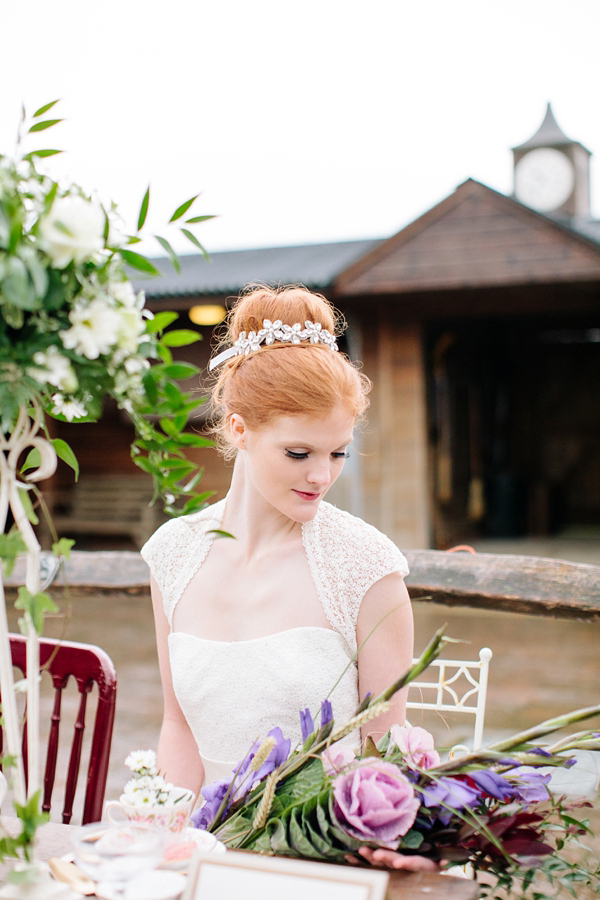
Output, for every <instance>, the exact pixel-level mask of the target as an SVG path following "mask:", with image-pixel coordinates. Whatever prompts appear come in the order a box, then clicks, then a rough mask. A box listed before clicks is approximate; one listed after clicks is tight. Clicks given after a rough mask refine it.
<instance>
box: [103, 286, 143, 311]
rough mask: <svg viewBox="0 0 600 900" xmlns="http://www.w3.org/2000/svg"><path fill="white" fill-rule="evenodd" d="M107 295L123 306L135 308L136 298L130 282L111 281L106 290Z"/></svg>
mask: <svg viewBox="0 0 600 900" xmlns="http://www.w3.org/2000/svg"><path fill="white" fill-rule="evenodd" d="M106 291H107V293H108V294H110V296H111V297H113V299H115V300H116V301H117V302H118V303H122V304H123V306H128V307H135V306H137V297H136V295H135V291H134V290H133V285H132V284H131V282H130V281H111V282H110V283H109V285H108V286H107V288H106Z"/></svg>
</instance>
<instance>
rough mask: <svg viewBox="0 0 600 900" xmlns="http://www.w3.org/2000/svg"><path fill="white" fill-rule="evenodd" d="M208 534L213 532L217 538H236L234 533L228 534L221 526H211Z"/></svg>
mask: <svg viewBox="0 0 600 900" xmlns="http://www.w3.org/2000/svg"><path fill="white" fill-rule="evenodd" d="M208 534H214V536H215V537H218V538H231V539H232V540H233V541H235V540H237V538H236V536H235V534H229V532H228V531H223V529H222V528H211V529H210V531H209V532H208Z"/></svg>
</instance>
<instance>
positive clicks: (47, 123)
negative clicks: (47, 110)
mask: <svg viewBox="0 0 600 900" xmlns="http://www.w3.org/2000/svg"><path fill="white" fill-rule="evenodd" d="M62 121H63V120H62V119H45V120H44V121H43V122H36V123H35V124H34V125H32V126H31V128H30V129H29V134H32V133H33V132H34V131H45V130H46V128H52V126H53V125H58V123H59V122H62Z"/></svg>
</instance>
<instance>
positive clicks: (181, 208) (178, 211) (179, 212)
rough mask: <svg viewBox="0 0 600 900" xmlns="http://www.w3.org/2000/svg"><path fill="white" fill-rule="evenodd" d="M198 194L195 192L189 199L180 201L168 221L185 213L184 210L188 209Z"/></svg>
mask: <svg viewBox="0 0 600 900" xmlns="http://www.w3.org/2000/svg"><path fill="white" fill-rule="evenodd" d="M199 196H200V194H195V195H194V196H193V197H192V198H191V199H190V200H186V201H185V203H182V204H181V206H178V207H177V209H176V210H175V212H174V213H173V215H172V216H171V218H170V219H169V222H176V221H177V219H180V218H181V217H182V216H184V215H185V214H186V212H187V211H188V209H189V208H190V206H191V205H192V203H193V202H194V200H197V199H198V197H199Z"/></svg>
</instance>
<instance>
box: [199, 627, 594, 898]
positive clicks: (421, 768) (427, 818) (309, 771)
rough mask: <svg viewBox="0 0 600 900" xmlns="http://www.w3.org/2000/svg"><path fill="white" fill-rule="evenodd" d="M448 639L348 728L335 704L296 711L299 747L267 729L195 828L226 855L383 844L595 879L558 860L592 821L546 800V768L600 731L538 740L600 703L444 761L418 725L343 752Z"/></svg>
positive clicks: (508, 869) (517, 873) (510, 871)
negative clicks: (338, 719)
mask: <svg viewBox="0 0 600 900" xmlns="http://www.w3.org/2000/svg"><path fill="white" fill-rule="evenodd" d="M443 644H444V638H443V635H442V633H441V632H438V633H437V634H436V635H435V636H434V638H433V640H432V641H431V642H430V644H429V646H428V647H427V648H426V650H425V652H424V653H423V655H422V656H421V658H420V659H419V660H418V662H417V663H416V664H415V665H413V667H412V668H411V669H410V670H409V671H408V672H407V673H406V674H405V675H404V676H403V677H402V678H400V679H399V680H398V681H397V682H395V683H394V684H393V685H392V686H391V687H389V688H388V689H387V690H386V691H384V692H383V693H382V694H381V695H380V696H378V697H371V696H367V697H366V698H365V699H364V700H363V701H362V703H360V705H359V706H358V708H357V709H356V712H355V714H354V716H353V717H352V719H351V720H350V721H349V722H347V723H346V724H343V725H337V724H336V723H335V721H334V718H333V710H332V706H331V703H330V702H329V701H328V700H325V701H324V702H323V703H322V705H321V712H320V720H319V722H318V724H315V723H314V722H313V719H312V716H311V714H310V712H309V711H308V710H306V711H304V712H303V713H301V725H302V739H303V743H302V746H301V747H298V748H296V749H295V750H293V751H292V750H291V743H290V741H289V740H287V739H285V738H284V736H283V734H282V732H281V729H279V728H277V727H276V728H274V729H272V730H271V731H270V732H269V734H268V736H267V737H266V738H265V739H264V740H262V741H261V742H256V743H255V744H254V746H253V747H252V748H251V749H250V751H249V752H248V754H247V755H246V756H245V758H244V759H243V760H242V761H241V762H240V763H239V765H238V766H236V767H235V769H234V771H233V773H232V775H233V777H232V778H231V779H230V780H223V781H218V782H215V783H213V784H210V785H208V786H206V787H204V788H203V789H202V794H203V796H204V799H205V802H204V805H203V806H202V807H201V808H200V809H199V810H197V812H196V813H194V816H193V823H194V824H195V825H196V827H199V828H204V829H206V830H208V831H210V832H213V833H214V834H215V835H216V836H217V837H218V838H219V840H221V841H222V842H224V843H225V844H226V845H227V846H229V847H231V848H235V849H243V850H253V851H256V852H258V853H266V854H281V855H285V856H293V857H305V858H308V859H317V860H327V861H329V862H343V861H344V860H346V859H347V858H348V855H353V854H355V853H356V851H357V850H358V848H360V847H363V846H368V847H372V848H378V847H385V848H389V849H393V850H396V851H398V852H399V853H402V854H418V855H420V856H425V857H428V858H430V859H433V860H436V861H438V862H440V863H444V862H448V863H452V864H466V863H469V864H470V865H471V866H472V867H473V868H474V869H475V870H486V871H488V872H491V873H493V874H495V875H496V876H498V878H499V880H500V882H501V883H502V884H503V885H504V886H509V887H510V885H511V884H512V881H513V880H514V879H517V880H521V881H522V882H523V883H524V884H525V886H527V884H529V883H530V882H531V880H532V879H533V876H534V874H535V871H536V869H538V868H544V866H545V861H550V862H551V865H546V871H545V874H546V875H547V877H549V878H550V879H552V878H558V877H560V878H561V879H562V880H564V879H565V878H566V879H567V881H568V880H569V878H571V879H572V880H581V879H583V878H586V877H587V876H588V875H589V877H590V878H592V877H593V876H592V875H591V874H590V873H584V874H582V871H581V870H580V869H579V868H578V867H577V866H575V865H572V864H569V863H567V862H566V861H564V860H562V858H560V856H559V850H560V849H561V848H562V846H563V844H564V842H565V840H566V839H567V838H569V837H571V838H575V837H576V835H577V834H581V833H583V832H584V831H585V828H586V826H585V824H584V823H580V822H578V821H577V820H576V819H574V818H573V817H572V816H571V815H569V814H568V812H566V811H565V809H564V807H563V804H562V801H561V800H557V799H555V798H554V797H553V795H552V794H551V793H550V791H549V789H548V783H549V781H550V774H548V767H552V766H568V765H570V764H571V762H572V760H570V759H569V758H568V756H565V755H563V754H565V752H566V751H569V750H572V749H576V748H586V749H600V733H591V732H587V733H578V734H576V735H573V736H571V737H569V738H566V739H562V740H559V741H558V742H557V743H555V744H554V745H552V746H545V747H540V746H539V745H538V740H539V739H540V738H542V737H544V736H546V735H548V734H551V733H552V732H555V731H558V730H559V729H562V728H564V727H565V726H567V725H570V724H572V723H574V722H576V721H579V720H582V719H585V718H587V717H589V716H593V715H596V714H598V713H600V706H597V707H593V708H590V709H585V710H579V711H577V712H574V713H571V714H569V715H567V716H562V717H559V718H556V719H553V720H551V721H547V722H544V723H542V724H541V725H539V726H537V727H536V728H531V729H529V730H528V731H525V732H522V733H520V734H517V735H515V736H514V737H512V738H510V739H507V740H504V741H501V742H498V743H496V744H492V745H490V746H488V747H487V748H485V749H482V750H480V751H477V752H473V753H470V754H468V755H466V756H463V757H460V758H456V759H450V760H448V761H446V762H442V761H441V759H440V756H439V754H438V753H437V752H436V750H435V748H434V745H433V739H432V737H431V735H429V734H428V733H427V732H426V731H425V730H424V729H422V728H418V727H414V728H413V727H410V726H403V727H400V726H394V727H392V729H391V730H390V731H389V732H388V733H387V734H386V735H385V736H384V737H383V738H382V739H381V740H380V741H379V743H378V744H377V745H376V744H375V743H374V742H373V741H372V740H370V739H369V740H368V741H367V745H366V748H365V750H364V752H363V753H362V754H361V755H359V756H355V755H354V753H353V752H352V751H350V750H349V749H346V748H345V747H344V746H343V745H338V742H339V741H340V740H341V739H343V738H344V737H346V736H347V735H348V734H349V733H351V732H352V731H353V730H354V729H357V728H360V727H361V726H362V725H364V724H365V723H366V722H368V721H369V720H370V719H373V718H376V717H377V716H379V715H381V714H382V713H384V712H385V711H386V709H387V708H388V701H389V699H390V698H391V697H392V696H393V694H394V693H395V692H396V691H398V690H400V689H401V688H402V687H404V686H405V685H407V684H408V683H409V682H410V681H412V680H413V679H414V678H415V677H417V675H419V674H420V673H421V672H422V671H423V670H424V669H425V668H426V667H427V665H428V664H429V663H430V662H431V661H432V660H433V659H434V658H435V657H436V656H437V655H438V654H439V651H440V649H441V647H442V646H443ZM359 859H360V857H359ZM549 873H550V874H549ZM536 896H537V898H540V897H543V896H544V895H543V894H542V893H539V891H538V893H537V895H536Z"/></svg>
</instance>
